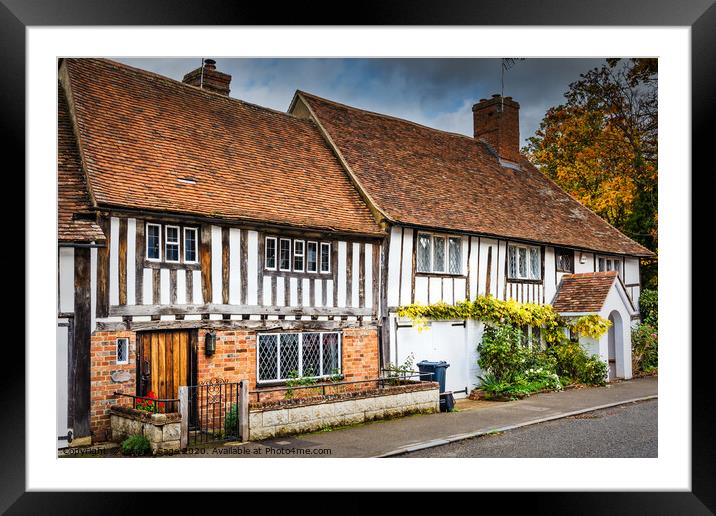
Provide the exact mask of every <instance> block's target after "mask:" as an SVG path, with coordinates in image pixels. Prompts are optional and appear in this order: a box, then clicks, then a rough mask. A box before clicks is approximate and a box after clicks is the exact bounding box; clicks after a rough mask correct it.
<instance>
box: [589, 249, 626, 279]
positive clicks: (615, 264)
mask: <svg viewBox="0 0 716 516" xmlns="http://www.w3.org/2000/svg"><path fill="white" fill-rule="evenodd" d="M600 260H604V270H600V269H599V261H600ZM622 261H623V259H622V258H620V257H615V256H609V255H597V270H596V271H594V272H608V271H617V276H619V277H620V278H621V277H622ZM608 263H611V269H610V268H609V265H608Z"/></svg>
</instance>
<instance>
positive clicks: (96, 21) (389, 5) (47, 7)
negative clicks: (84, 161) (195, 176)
mask: <svg viewBox="0 0 716 516" xmlns="http://www.w3.org/2000/svg"><path fill="white" fill-rule="evenodd" d="M713 2H714V0H688V1H687V0H680V1H678V2H675V1H671V0H632V1H628V2H625V1H624V0H601V1H599V2H595V1H590V0H582V1H575V0H553V1H551V2H538V1H527V0H522V1H520V0H482V1H480V2H457V1H452V0H442V1H440V2H434V1H428V0H418V1H406V0H403V1H399V2H396V1H391V2H388V1H384V2H362V3H361V4H360V8H359V9H355V10H353V11H352V12H344V13H342V14H340V15H339V16H337V17H336V18H337V19H338V20H339V22H338V23H337V24H336V23H335V21H329V20H325V19H324V20H322V19H321V18H320V16H318V15H317V13H320V12H324V13H325V12H338V11H335V9H331V10H326V9H322V8H319V5H318V4H311V7H310V9H306V8H303V7H301V8H298V7H297V8H296V9H288V8H283V9H277V8H276V7H275V6H274V5H272V4H270V3H251V4H249V3H248V2H235V1H213V0H203V1H201V2H198V1H197V2H187V1H179V0H156V1H150V0H113V1H111V2H100V1H96V0H67V1H63V2H59V1H53V0H0V56H1V57H2V59H1V60H0V63H2V70H3V81H2V86H0V88H1V89H0V103H2V113H3V116H2V117H1V118H0V127H2V129H1V130H2V141H3V142H4V143H5V144H6V146H7V147H6V148H7V149H13V150H14V155H15V157H16V158H18V162H17V164H16V166H17V167H24V164H25V163H24V153H23V152H18V151H17V149H23V148H24V143H25V141H24V140H25V112H26V110H25V29H26V27H27V26H43V25H48V26H62V25H75V26H82V25H129V26H131V25H185V26H188V25H252V24H259V25H261V24H270V25H282V24H289V23H290V24H294V23H303V24H308V25H316V24H321V23H326V24H332V25H342V24H351V25H393V24H396V25H428V24H429V25H434V24H441V25H521V26H525V25H552V26H565V25H570V26H604V25H621V26H650V25H653V26H688V27H691V34H692V41H691V44H692V48H691V70H692V104H691V109H692V157H693V163H703V164H704V166H706V165H708V166H707V167H706V168H707V169H710V168H712V167H713V165H712V164H710V163H709V161H707V159H706V158H707V156H706V154H707V153H708V152H709V150H710V148H711V147H712V146H713V141H714V136H715V134H714V132H715V131H714V125H715V124H714V120H715V119H716V117H714V114H715V110H714V106H715V105H716V66H714V64H713V63H716V6H714V5H713ZM317 16H318V18H317ZM688 108H689V106H688V104H685V109H688ZM694 169H696V168H695V166H694ZM681 173H683V174H684V176H685V177H687V175H688V174H691V171H681ZM691 177H692V181H693V180H695V179H697V177H696V176H695V175H693V174H691ZM705 190H706V192H705ZM707 191H708V189H698V188H693V192H694V197H693V203H692V206H700V205H701V206H703V205H708V203H707V202H706V201H705V195H707V194H708V192H707ZM25 193H26V194H27V192H25ZM699 200H701V201H704V202H701V203H700V202H698V201H699ZM693 213H694V216H693V217H692V220H693V221H694V224H695V225H696V224H698V221H699V220H703V221H705V222H706V223H707V222H708V221H709V220H712V219H713V216H711V217H710V218H706V217H704V218H699V217H696V212H693ZM692 234H698V232H697V231H695V230H694V232H693V233H692ZM25 237H29V235H25ZM18 240H19V241H22V237H21V238H20V239H18ZM23 248H24V246H21V245H20V244H19V242H18V245H17V247H16V249H17V251H18V252H19V253H23V250H22V249H23ZM17 259H18V262H16V263H24V259H22V257H18V258H17ZM27 272H28V271H27V270H25V273H26V274H27ZM685 281H689V282H691V278H690V277H689V278H685ZM692 301H693V303H692V307H693V310H692V321H694V322H696V321H698V320H699V315H706V313H705V310H706V308H705V307H704V308H701V307H700V306H699V305H698V304H697V303H696V298H695V297H694V298H693V300H692ZM14 302H15V305H14V307H13V308H14V310H17V306H18V304H19V303H18V302H17V299H15V300H14ZM27 321H29V314H25V323H26V324H28V322H27ZM695 331H696V328H695V327H694V336H693V337H692V336H690V335H688V334H687V333H686V332H684V341H683V342H681V343H678V344H679V345H680V346H682V347H683V348H684V349H685V350H686V349H688V347H689V346H691V342H690V340H693V342H697V340H696V333H695ZM712 341H713V338H711V339H708V338H707V339H702V340H700V341H698V342H701V344H702V345H700V346H693V347H692V349H691V352H692V396H693V397H692V411H691V413H692V421H691V423H692V455H691V465H692V486H691V491H690V492H663V493H659V492H643V493H637V492H617V493H604V492H597V493H522V494H517V493H512V494H509V495H508V496H509V499H510V506H512V507H514V506H515V505H514V504H515V502H517V503H520V502H523V503H529V505H530V507H531V510H530V512H537V513H546V512H549V513H551V514H554V513H569V514H605V513H607V514H609V513H611V514H626V513H638V514H710V513H712V512H716V489H714V486H716V474H715V473H716V446H714V442H713V440H712V438H711V435H712V433H713V430H712V429H713V428H714V423H716V416H715V415H714V412H715V411H714V409H713V402H711V401H710V400H709V398H708V396H709V395H710V393H711V388H710V387H711V386H710V385H709V383H708V382H709V379H710V377H711V373H712V372H711V371H710V370H709V366H710V362H709V360H708V353H709V351H710V349H709V348H710V347H711V342H712ZM5 344H6V346H5V354H4V355H5V363H6V364H7V363H12V364H13V367H12V368H6V369H5V370H4V373H3V375H2V380H1V381H2V390H1V391H0V392H1V394H0V396H1V397H2V407H3V409H2V422H3V424H2V425H0V432H2V439H0V448H1V449H2V462H1V463H2V467H1V468H0V511H6V510H7V511H8V512H9V513H18V514H26V513H30V514H46V513H53V514H54V513H65V512H67V513H70V514H90V513H92V514H94V513H98V512H100V511H101V512H120V511H121V512H126V511H129V510H133V509H134V510H137V509H136V508H137V507H139V504H140V503H142V502H143V501H144V500H145V499H146V496H141V497H138V496H135V495H132V496H127V495H123V494H122V493H112V494H107V493H80V492H73V493H37V492H32V493H28V492H26V489H25V473H26V470H25V436H24V431H23V430H24V428H25V378H24V370H25V367H23V366H24V365H25V356H24V349H23V348H22V346H18V345H14V343H12V342H11V341H7V340H6V341H5ZM565 474H569V473H568V472H565ZM189 496H191V495H189ZM479 496H480V504H481V505H482V506H483V507H490V506H491V505H492V504H491V503H490V502H491V501H493V500H486V498H487V497H490V498H498V497H501V499H502V502H504V499H505V495H504V494H500V493H493V494H488V493H483V494H480V495H479ZM162 498H163V499H162V506H163V509H164V510H167V511H172V510H175V509H176V508H177V507H179V508H181V507H182V506H185V504H186V495H184V496H182V495H180V494H179V493H171V494H170V496H166V497H162ZM353 500H354V502H352V503H355V502H358V499H353ZM413 502H415V500H414V501H413ZM217 503H221V502H220V501H218V500H216V498H214V497H212V504H217ZM483 504H487V505H483ZM172 506H174V507H172ZM108 507H110V508H111V510H108ZM218 507H219V506H218V505H217V508H218ZM355 507H356V508H357V507H358V504H356V505H355ZM373 507H374V506H373ZM207 508H208V507H207ZM365 510H376V509H375V508H371V507H366V509H365Z"/></svg>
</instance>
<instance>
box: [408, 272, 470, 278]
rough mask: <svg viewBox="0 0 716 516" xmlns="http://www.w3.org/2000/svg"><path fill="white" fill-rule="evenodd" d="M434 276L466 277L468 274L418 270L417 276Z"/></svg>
mask: <svg viewBox="0 0 716 516" xmlns="http://www.w3.org/2000/svg"><path fill="white" fill-rule="evenodd" d="M419 276H422V277H433V278H466V277H467V274H463V273H457V274H450V273H449V272H416V273H415V277H419Z"/></svg>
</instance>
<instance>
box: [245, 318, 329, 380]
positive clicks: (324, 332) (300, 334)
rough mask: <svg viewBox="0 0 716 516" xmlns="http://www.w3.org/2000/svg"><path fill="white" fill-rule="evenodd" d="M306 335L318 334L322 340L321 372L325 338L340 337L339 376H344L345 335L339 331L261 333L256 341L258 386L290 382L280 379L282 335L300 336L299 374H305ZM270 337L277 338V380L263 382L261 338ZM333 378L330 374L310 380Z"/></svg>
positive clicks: (320, 353) (320, 354)
mask: <svg viewBox="0 0 716 516" xmlns="http://www.w3.org/2000/svg"><path fill="white" fill-rule="evenodd" d="M304 333H318V334H319V335H320V336H321V338H320V350H319V357H320V368H321V371H323V336H324V335H327V334H331V335H337V336H338V373H337V374H341V375H342V374H343V334H342V333H341V332H339V331H306V332H283V333H259V334H258V337H257V339H256V384H257V385H262V384H271V383H274V384H275V383H277V382H286V381H287V380H289V378H279V377H280V375H281V336H282V335H292V334H293V335H298V372H299V376H300V375H302V374H303V335H304ZM264 336H265V337H270V336H275V337H276V376H277V378H271V379H268V380H262V379H261V377H260V375H259V364H260V363H261V357H260V356H259V350H260V346H259V339H261V337H264ZM330 376H332V375H331V374H330V373H328V374H325V372H324V374H322V375H320V376H311V377H310V378H316V379H321V378H329V377H330Z"/></svg>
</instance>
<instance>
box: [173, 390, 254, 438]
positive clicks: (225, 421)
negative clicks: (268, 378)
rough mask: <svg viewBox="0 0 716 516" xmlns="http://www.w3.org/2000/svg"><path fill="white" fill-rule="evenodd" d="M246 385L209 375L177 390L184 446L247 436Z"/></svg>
mask: <svg viewBox="0 0 716 516" xmlns="http://www.w3.org/2000/svg"><path fill="white" fill-rule="evenodd" d="M247 387H248V385H247V384H246V382H233V383H231V382H227V381H224V380H221V379H212V380H209V381H207V382H201V383H199V385H191V386H188V387H182V388H180V391H179V400H180V406H181V409H180V411H181V412H182V434H183V435H185V436H186V446H198V445H202V444H207V443H212V442H221V441H239V440H242V441H245V440H248V399H247V398H248V392H247Z"/></svg>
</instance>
